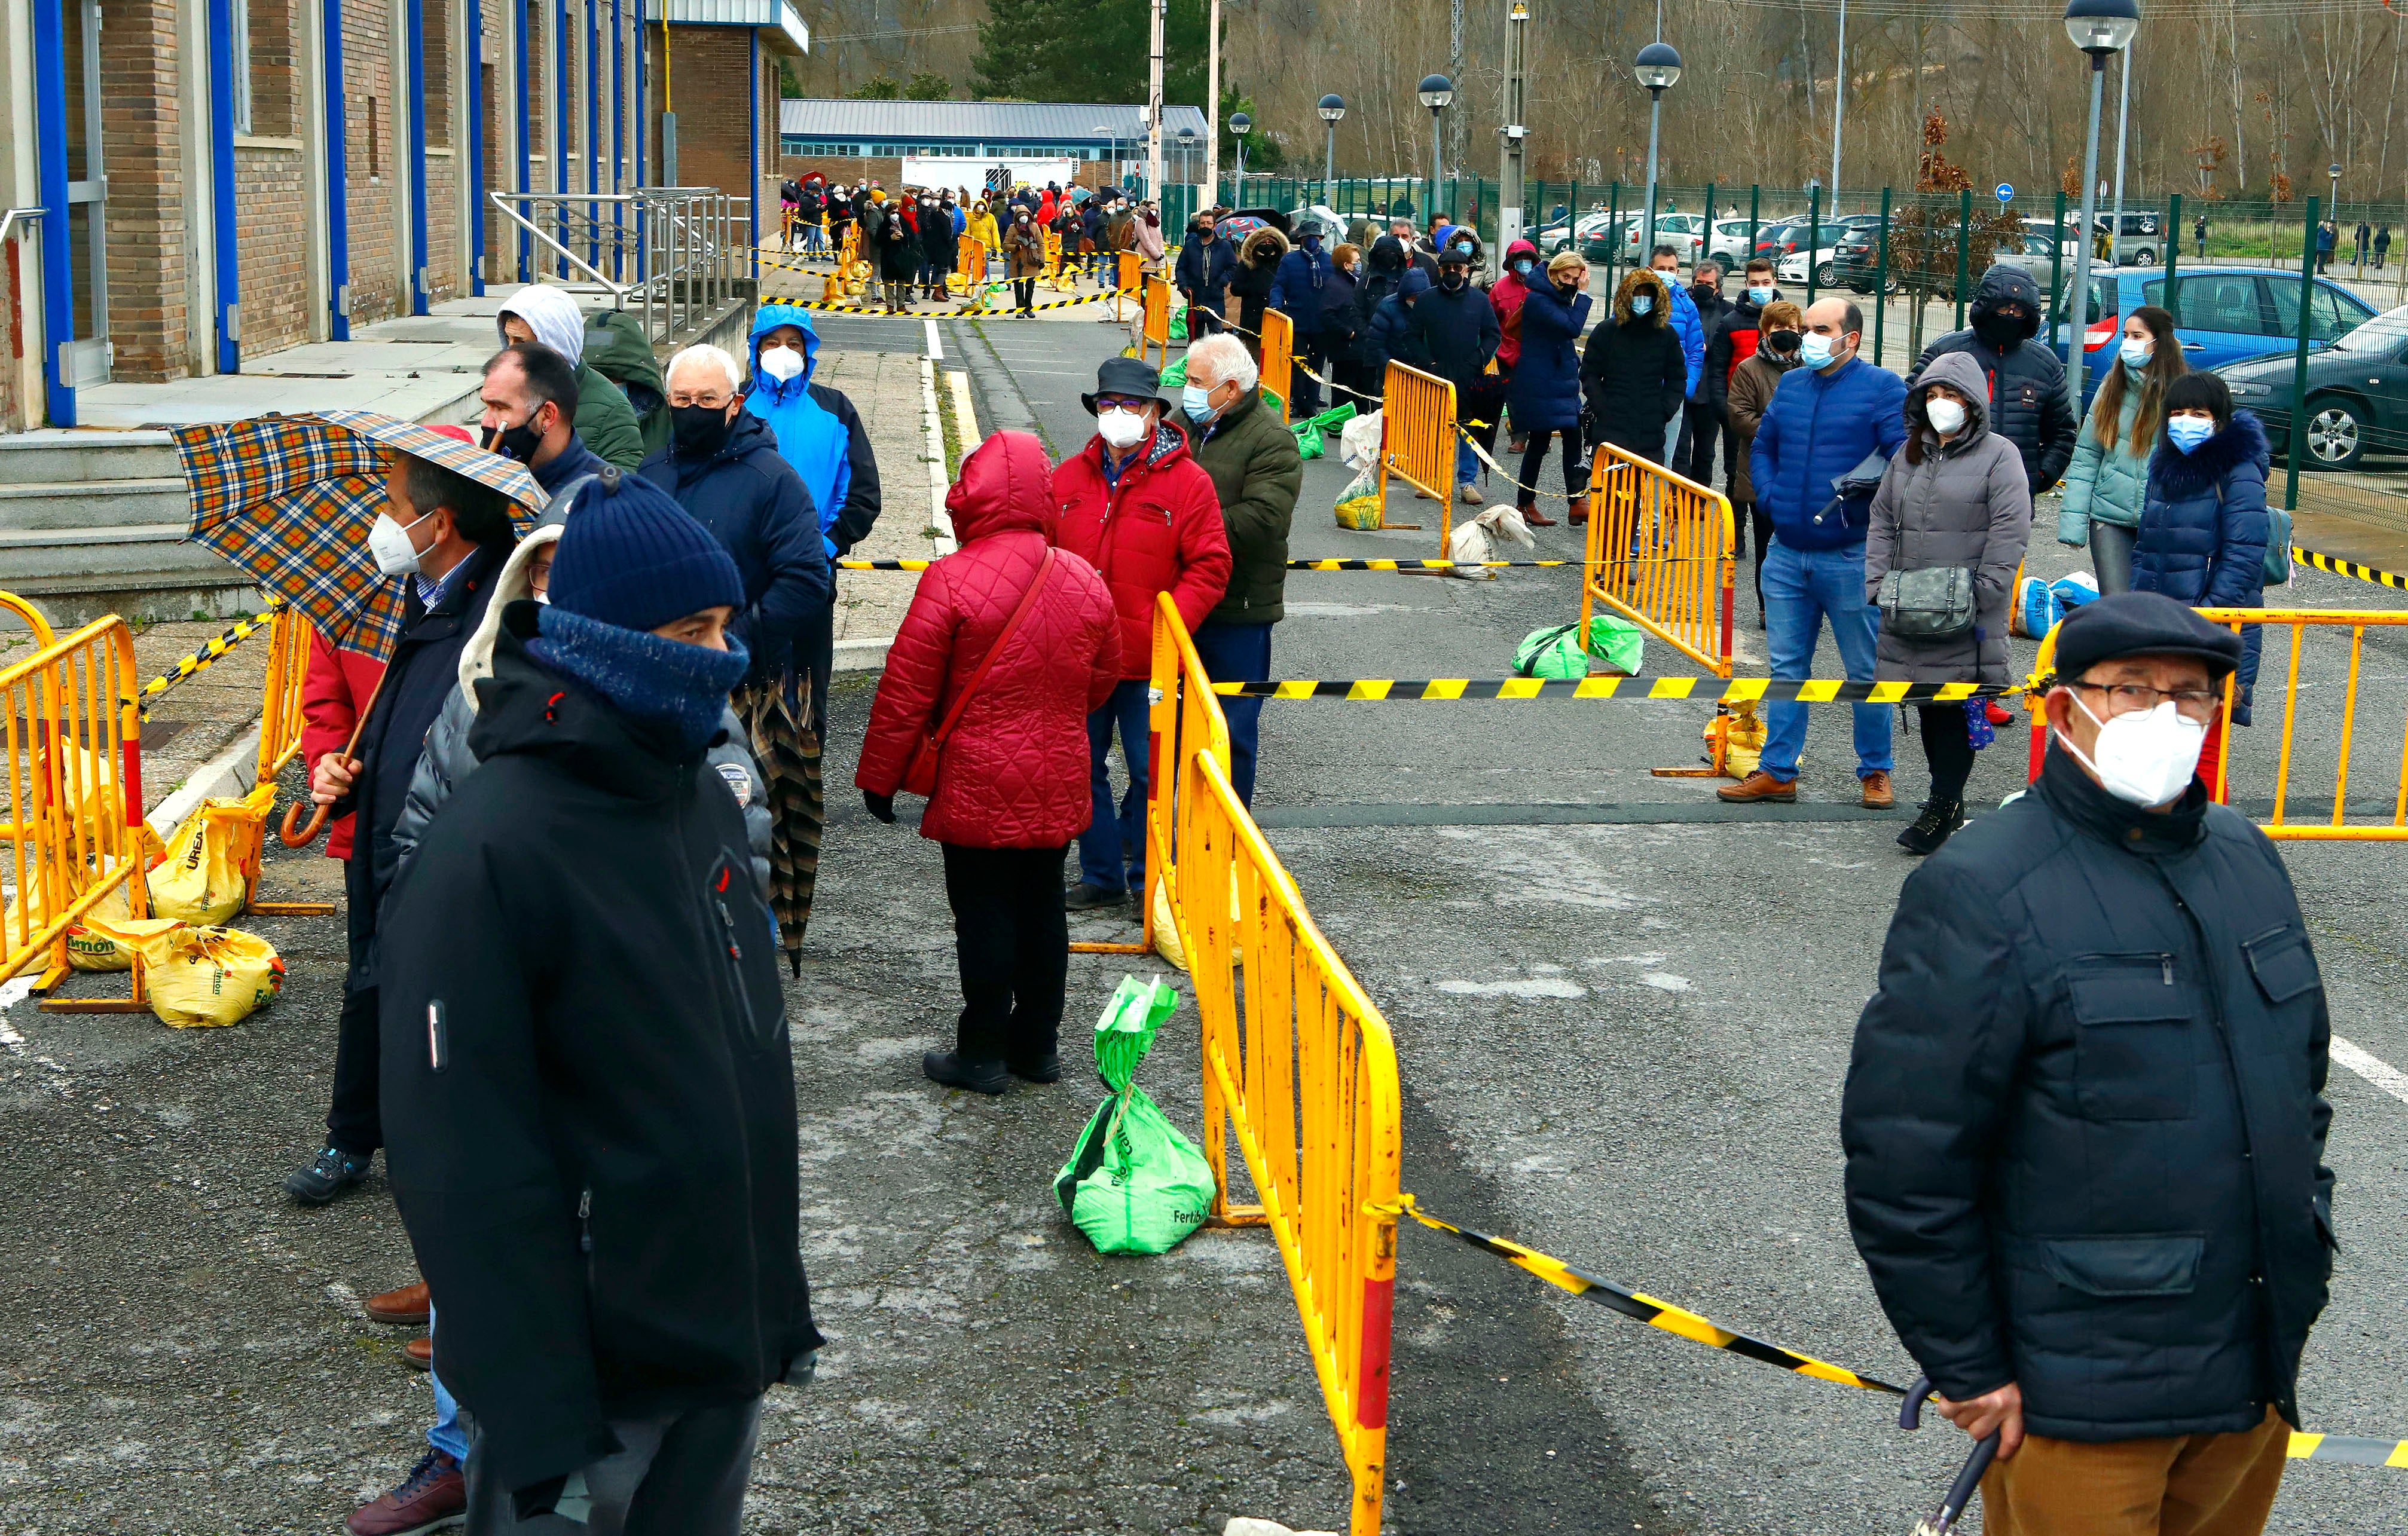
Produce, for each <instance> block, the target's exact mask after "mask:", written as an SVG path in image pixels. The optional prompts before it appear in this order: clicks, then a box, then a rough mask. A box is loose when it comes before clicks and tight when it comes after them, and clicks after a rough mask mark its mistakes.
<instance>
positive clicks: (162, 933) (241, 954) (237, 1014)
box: [95, 917, 284, 1030]
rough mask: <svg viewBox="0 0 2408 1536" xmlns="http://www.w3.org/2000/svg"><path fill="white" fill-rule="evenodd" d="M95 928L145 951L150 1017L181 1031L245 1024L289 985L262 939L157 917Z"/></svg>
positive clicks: (280, 962)
mask: <svg viewBox="0 0 2408 1536" xmlns="http://www.w3.org/2000/svg"><path fill="white" fill-rule="evenodd" d="M95 926H96V927H99V926H106V927H108V928H109V929H112V930H114V932H115V936H117V937H119V938H121V939H122V940H124V941H125V942H128V943H130V944H132V945H133V946H135V947H136V948H137V949H139V950H141V951H142V964H143V978H144V980H145V981H146V982H147V983H148V985H149V987H150V1011H151V1012H152V1013H154V1014H156V1015H158V1016H159V1022H161V1023H162V1024H166V1025H170V1026H172V1027H174V1028H176V1029H179V1030H189V1029H199V1028H208V1027H214V1026H218V1025H224V1024H239V1023H241V1022H242V1021H243V1020H244V1019H245V1018H247V1017H250V1016H251V1010H253V1009H254V1008H257V1007H259V1006H260V1005H262V1004H263V1003H267V1002H269V1001H270V1000H272V999H273V998H274V997H275V996H276V994H277V992H278V991H279V989H280V988H282V987H283V985H284V961H283V960H280V959H279V958H278V957H277V953H276V946H273V945H271V944H269V943H268V942H267V941H266V940H265V939H263V938H261V937H260V936H259V935H257V934H256V933H245V932H240V931H239V930H236V929H232V928H194V927H192V926H190V925H189V924H186V923H179V922H176V921H173V920H172V919H166V918H157V917H153V918H146V919H143V920H140V921H134V922H122V923H112V924H107V925H95Z"/></svg>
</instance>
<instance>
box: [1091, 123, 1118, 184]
mask: <svg viewBox="0 0 2408 1536" xmlns="http://www.w3.org/2000/svg"><path fill="white" fill-rule="evenodd" d="M1096 132H1097V133H1098V134H1102V135H1106V136H1108V137H1109V138H1110V139H1111V143H1112V185H1113V187H1114V188H1118V187H1119V186H1120V184H1121V131H1120V130H1119V129H1117V128H1115V127H1113V126H1112V125H1111V123H1109V122H1099V123H1097V124H1096Z"/></svg>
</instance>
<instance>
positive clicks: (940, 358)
mask: <svg viewBox="0 0 2408 1536" xmlns="http://www.w3.org/2000/svg"><path fill="white" fill-rule="evenodd" d="M925 324H926V325H927V327H928V361H930V362H931V363H942V362H944V361H945V344H944V343H943V342H942V341H939V339H937V322H936V321H935V320H928V321H926V322H925Z"/></svg>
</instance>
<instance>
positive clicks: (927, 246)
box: [754, 197, 960, 335]
mask: <svg viewBox="0 0 2408 1536" xmlns="http://www.w3.org/2000/svg"><path fill="white" fill-rule="evenodd" d="M958 249H960V247H959V246H958V245H957V244H956V243H955V241H954V237H953V215H952V214H950V213H947V212H946V211H945V208H944V206H943V205H942V204H940V203H939V202H938V201H937V200H936V199H935V198H933V197H932V198H929V199H928V200H927V201H926V202H924V203H922V204H921V205H920V260H921V261H923V262H925V263H927V264H928V265H930V266H933V267H935V268H936V269H937V270H938V271H939V272H951V271H953V252H954V251H956V250H958ZM754 334H756V335H757V334H759V331H758V330H757V328H756V329H755V331H754Z"/></svg>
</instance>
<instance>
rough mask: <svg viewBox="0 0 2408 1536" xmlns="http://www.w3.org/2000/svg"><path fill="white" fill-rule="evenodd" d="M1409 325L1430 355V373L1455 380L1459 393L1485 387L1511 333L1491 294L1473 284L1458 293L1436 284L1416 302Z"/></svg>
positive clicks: (1450, 380) (1407, 326) (1407, 323)
mask: <svg viewBox="0 0 2408 1536" xmlns="http://www.w3.org/2000/svg"><path fill="white" fill-rule="evenodd" d="M1405 329H1406V330H1407V332H1409V333H1410V334H1412V336H1413V337H1414V338H1415V339H1416V340H1418V341H1419V342H1420V343H1421V349H1422V350H1423V351H1424V352H1425V353H1426V354H1428V356H1429V359H1430V363H1429V371H1430V372H1431V373H1434V374H1436V375H1438V377H1441V378H1443V379H1446V380H1448V381H1449V382H1451V383H1453V384H1454V385H1455V391H1456V392H1457V393H1458V394H1460V393H1463V392H1465V391H1470V390H1476V389H1481V388H1483V387H1484V386H1483V384H1482V378H1483V376H1484V374H1485V373H1486V371H1487V368H1488V361H1489V359H1491V358H1493V357H1495V356H1496V355H1497V346H1498V342H1500V341H1502V340H1503V339H1504V336H1505V333H1504V329H1503V327H1501V326H1500V325H1499V324H1498V320H1497V308H1496V306H1494V305H1492V304H1490V303H1489V302H1488V294H1487V292H1485V291H1484V290H1483V289H1479V288H1475V287H1473V286H1472V285H1471V284H1469V283H1465V284H1464V285H1463V286H1462V287H1461V288H1458V289H1456V290H1455V292H1452V293H1450V292H1447V291H1446V290H1445V289H1443V288H1438V287H1433V288H1431V289H1430V290H1429V291H1428V292H1426V293H1424V294H1422V296H1421V297H1420V298H1418V299H1416V300H1414V301H1413V307H1412V314H1411V315H1409V316H1408V317H1407V318H1406V320H1405ZM1398 355H1399V356H1401V355H1402V354H1401V353H1399V354H1398ZM1414 365H1415V366H1416V367H1419V366H1421V364H1418V363H1416V364H1414Z"/></svg>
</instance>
